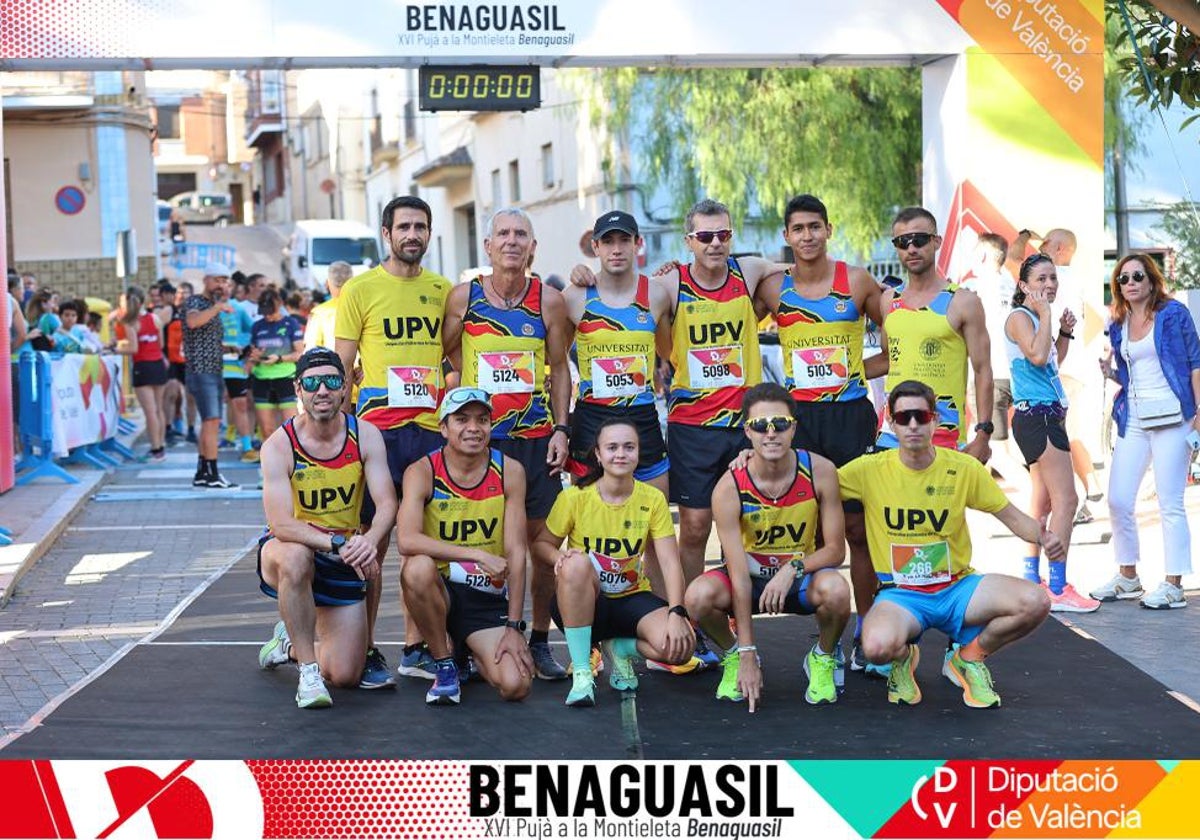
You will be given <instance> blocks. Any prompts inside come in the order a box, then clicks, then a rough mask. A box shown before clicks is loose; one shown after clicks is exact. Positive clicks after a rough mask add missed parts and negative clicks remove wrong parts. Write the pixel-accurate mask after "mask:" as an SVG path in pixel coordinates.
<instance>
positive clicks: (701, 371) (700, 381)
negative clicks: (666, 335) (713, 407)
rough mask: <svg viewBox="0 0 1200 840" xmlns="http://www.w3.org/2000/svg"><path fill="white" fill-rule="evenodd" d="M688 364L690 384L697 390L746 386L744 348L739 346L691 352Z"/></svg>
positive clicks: (701, 349) (689, 352) (706, 348)
mask: <svg viewBox="0 0 1200 840" xmlns="http://www.w3.org/2000/svg"><path fill="white" fill-rule="evenodd" d="M687 362H688V382H690V383H691V385H692V388H694V389H696V390H703V389H708V388H728V387H730V386H740V385H744V384H746V372H745V369H744V368H743V367H742V348H741V346H739V345H732V346H729V347H703V348H700V349H696V350H689V351H688V357H687Z"/></svg>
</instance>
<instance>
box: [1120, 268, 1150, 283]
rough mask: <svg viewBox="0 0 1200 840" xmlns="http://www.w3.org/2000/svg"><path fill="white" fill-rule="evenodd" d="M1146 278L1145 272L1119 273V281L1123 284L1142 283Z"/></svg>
mask: <svg viewBox="0 0 1200 840" xmlns="http://www.w3.org/2000/svg"><path fill="white" fill-rule="evenodd" d="M1145 279H1146V275H1145V273H1144V272H1141V271H1135V272H1133V274H1118V275H1117V282H1118V283H1120V284H1121V285H1122V286H1128V285H1129V284H1130V283H1141V282H1142V281H1143V280H1145Z"/></svg>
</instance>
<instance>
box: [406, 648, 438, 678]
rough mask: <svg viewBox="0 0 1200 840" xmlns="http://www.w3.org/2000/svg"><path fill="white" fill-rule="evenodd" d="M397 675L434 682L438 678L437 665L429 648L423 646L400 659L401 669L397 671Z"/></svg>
mask: <svg viewBox="0 0 1200 840" xmlns="http://www.w3.org/2000/svg"><path fill="white" fill-rule="evenodd" d="M396 673H397V674H399V675H400V676H402V677H416V678H417V679H419V680H432V679H436V678H437V663H436V662H434V661H433V657H432V656H430V655H429V648H427V647H425V645H421V646H420V647H418V648H417V649H416V650H413V651H412V652H411V653H410V652H407V651H406V652H405V653H404V655H403V656H401V657H400V667H398V668H397V669H396Z"/></svg>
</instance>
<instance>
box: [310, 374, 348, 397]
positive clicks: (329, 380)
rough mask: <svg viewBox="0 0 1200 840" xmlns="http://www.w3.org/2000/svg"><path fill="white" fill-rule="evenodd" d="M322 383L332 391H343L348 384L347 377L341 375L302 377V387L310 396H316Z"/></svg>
mask: <svg viewBox="0 0 1200 840" xmlns="http://www.w3.org/2000/svg"><path fill="white" fill-rule="evenodd" d="M322 383H324V385H325V387H326V388H328V389H329V390H330V391H340V390H342V386H343V385H345V384H346V377H344V376H342V375H341V374H340V373H325V374H314V375H312V376H301V377H300V387H301V388H303V389H304V390H305V391H308V393H310V394H315V393H316V392H317V391H319V390H320V389H321V385H322Z"/></svg>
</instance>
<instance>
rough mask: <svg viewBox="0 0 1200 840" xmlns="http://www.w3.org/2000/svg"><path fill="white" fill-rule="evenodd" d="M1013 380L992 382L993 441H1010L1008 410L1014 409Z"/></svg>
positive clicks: (994, 380)
mask: <svg viewBox="0 0 1200 840" xmlns="http://www.w3.org/2000/svg"><path fill="white" fill-rule="evenodd" d="M1012 404H1013V398H1012V380H1009V379H993V380H992V425H993V426H995V427H996V430H995V431H994V432H992V440H1008V410H1009V409H1010V408H1012Z"/></svg>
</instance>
